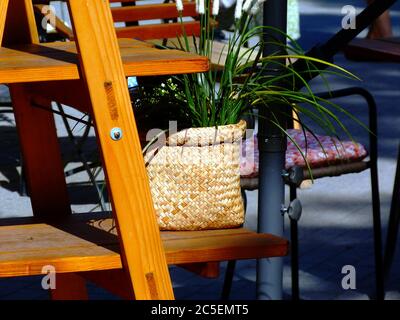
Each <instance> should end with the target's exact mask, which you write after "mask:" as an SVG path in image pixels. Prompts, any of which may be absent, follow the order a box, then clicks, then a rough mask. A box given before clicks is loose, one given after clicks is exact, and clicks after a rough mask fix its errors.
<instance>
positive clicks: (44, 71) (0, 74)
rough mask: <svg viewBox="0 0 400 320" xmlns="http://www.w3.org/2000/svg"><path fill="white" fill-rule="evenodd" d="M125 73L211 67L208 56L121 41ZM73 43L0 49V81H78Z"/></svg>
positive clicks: (195, 70)
mask: <svg viewBox="0 0 400 320" xmlns="http://www.w3.org/2000/svg"><path fill="white" fill-rule="evenodd" d="M119 43H120V48H121V54H122V60H123V64H124V72H125V76H149V75H168V74H181V73H191V72H203V71H206V70H208V68H209V63H208V59H207V58H205V57H201V56H197V55H194V54H190V53H185V52H182V51H178V50H160V49H156V48H154V47H152V46H151V44H139V43H140V42H139V41H135V40H127V39H121V40H120V41H119ZM78 64H79V62H78V57H77V54H76V46H75V43H74V42H68V43H52V44H46V45H20V46H16V47H14V48H13V49H10V48H0V83H19V82H38V81H50V80H51V81H59V80H77V79H79V78H80V74H79V68H78Z"/></svg>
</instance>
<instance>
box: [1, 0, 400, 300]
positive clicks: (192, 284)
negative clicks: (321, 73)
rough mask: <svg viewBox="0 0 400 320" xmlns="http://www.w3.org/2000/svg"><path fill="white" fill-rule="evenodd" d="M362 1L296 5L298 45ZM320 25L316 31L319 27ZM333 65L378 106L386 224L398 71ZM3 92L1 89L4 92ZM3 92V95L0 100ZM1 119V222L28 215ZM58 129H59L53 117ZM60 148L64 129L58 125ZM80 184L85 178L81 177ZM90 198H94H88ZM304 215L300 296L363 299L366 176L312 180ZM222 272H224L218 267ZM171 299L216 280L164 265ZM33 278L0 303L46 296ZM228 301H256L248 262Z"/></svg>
mask: <svg viewBox="0 0 400 320" xmlns="http://www.w3.org/2000/svg"><path fill="white" fill-rule="evenodd" d="M363 3H364V2H363V1H361V0H357V1H350V2H349V1H343V0H338V1H335V2H334V3H333V2H331V1H328V0H301V1H300V5H301V7H300V8H301V13H302V16H301V23H302V35H303V37H302V39H301V41H300V42H301V44H302V45H303V47H304V48H305V49H307V48H309V47H310V46H311V45H313V44H315V43H317V42H323V41H324V40H326V39H327V38H328V37H329V36H330V35H331V34H333V33H334V32H335V31H336V30H338V29H339V28H340V22H341V19H342V16H341V8H342V6H344V5H347V4H354V5H357V6H359V7H362V6H363ZM392 14H393V21H394V25H395V33H396V34H397V35H400V30H399V29H400V5H399V4H397V5H396V6H395V10H394V11H393V12H392ZM321 26H323V27H321ZM336 63H338V64H340V65H342V66H344V67H346V68H348V69H349V70H350V71H352V72H354V73H355V74H357V75H358V76H359V77H361V78H362V79H363V81H362V83H357V82H354V81H349V80H346V79H331V84H332V87H333V88H345V87H348V86H350V85H362V86H363V87H365V88H367V89H369V90H370V91H371V92H372V93H373V94H374V96H375V98H376V100H377V102H378V107H379V141H380V143H379V152H380V154H379V156H380V160H379V174H380V188H381V200H382V213H383V217H382V223H383V225H384V227H386V224H387V216H388V211H389V206H390V197H391V189H392V186H393V175H394V167H395V155H396V149H397V145H398V142H399V137H400V126H399V125H398V124H399V123H400V119H399V118H400V108H398V105H397V103H398V101H399V100H400V67H399V65H394V64H378V63H354V62H349V61H346V60H345V59H344V57H343V56H342V55H338V56H337V59H336ZM313 87H314V88H315V89H316V90H323V86H322V85H321V82H320V81H314V82H313ZM3 91H4V90H3ZM5 95H6V93H4V92H3V94H2V96H3V97H4V96H5ZM338 103H340V104H341V105H343V106H346V108H348V109H349V110H350V111H351V112H353V113H355V114H357V116H359V118H360V119H361V120H364V121H365V120H366V118H365V114H366V113H365V112H364V104H363V102H362V101H361V100H359V99H358V98H346V99H342V100H340V101H338ZM9 119H10V118H8V117H7V116H4V115H2V114H0V150H2V154H1V155H0V184H1V186H2V188H0V203H1V206H0V217H6V216H23V215H30V214H31V209H30V203H29V198H27V197H21V196H20V195H19V193H18V192H17V191H18V188H19V184H18V181H19V180H18V179H19V174H18V170H17V169H16V168H19V167H18V166H19V162H18V161H19V156H18V147H17V145H16V134H15V128H14V126H13V122H12V119H11V120H9ZM57 122H58V124H61V122H60V121H59V119H58V120H57ZM346 123H347V125H348V127H349V128H351V131H352V133H353V135H354V137H355V138H356V139H357V140H361V141H363V142H365V143H367V140H366V138H365V137H366V132H365V131H364V130H363V129H360V127H359V126H357V125H355V124H354V123H352V122H351V121H347V122H346ZM59 128H60V131H59V134H60V139H61V141H62V144H63V146H64V150H68V149H69V148H70V146H69V145H68V143H67V138H66V134H65V130H63V129H62V126H61V125H59ZM82 179H85V177H82ZM71 195H72V199H73V200H72V201H73V209H74V211H76V212H82V211H86V210H87V209H88V208H89V207H93V205H91V204H87V203H88V202H90V200H89V201H88V199H91V198H90V197H92V195H93V193H91V192H90V190H88V188H84V187H79V188H77V187H76V186H74V187H71ZM248 197H249V208H248V216H247V222H246V223H247V225H248V226H249V227H250V228H255V226H256V212H257V209H256V204H257V192H250V193H249V194H248ZM93 198H94V197H93ZM299 198H300V199H301V201H302V203H303V207H304V210H303V217H302V218H301V221H300V277H301V281H300V287H301V296H302V298H304V299H368V298H369V296H371V294H372V293H373V289H374V274H373V271H374V270H373V251H372V230H371V222H372V221H371V206H370V185H369V174H368V172H364V173H361V174H354V175H353V174H352V175H347V176H343V177H339V178H325V179H321V180H318V181H317V182H316V183H315V184H314V185H313V186H312V188H310V189H306V190H301V191H300V192H299ZM289 262H290V260H289V258H285V268H284V279H283V282H284V294H285V298H290V270H289ZM344 265H353V266H354V267H355V268H356V272H357V273H356V274H357V278H356V280H357V281H356V285H357V288H356V289H355V290H350V291H345V290H343V289H342V288H341V279H342V276H343V275H342V274H341V269H342V267H343V266H344ZM399 267H400V254H398V255H397V257H396V261H395V264H394V267H393V272H392V278H391V281H390V283H389V284H388V287H387V292H388V293H387V298H389V299H399V298H400V272H399V271H398V270H400V269H399ZM222 271H223V270H222ZM171 275H172V279H173V282H174V288H175V294H176V297H177V298H178V299H217V298H218V297H219V293H220V290H221V288H222V281H223V279H222V276H221V277H220V278H219V279H217V280H207V279H202V278H199V277H196V276H193V275H192V274H190V273H188V272H185V271H182V270H179V269H177V268H171ZM40 280H41V279H40V278H38V277H33V278H32V277H31V278H23V279H3V280H0V299H46V298H47V293H46V292H45V291H44V290H42V289H41V287H40ZM89 289H90V290H89V291H90V296H91V298H94V299H105V298H106V299H108V298H115V297H113V296H111V295H109V294H108V293H106V292H104V291H103V290H101V289H99V288H96V287H94V286H93V285H90V286H89ZM232 298H234V299H253V298H255V261H245V262H241V263H239V266H238V268H237V272H236V276H235V282H234V285H233V290H232Z"/></svg>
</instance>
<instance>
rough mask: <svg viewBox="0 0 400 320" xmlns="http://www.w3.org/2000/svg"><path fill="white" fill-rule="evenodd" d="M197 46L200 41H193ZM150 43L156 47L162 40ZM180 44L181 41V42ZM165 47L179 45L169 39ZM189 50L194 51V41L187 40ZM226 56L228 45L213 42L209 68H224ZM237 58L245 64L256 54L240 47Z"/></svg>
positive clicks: (254, 57)
mask: <svg viewBox="0 0 400 320" xmlns="http://www.w3.org/2000/svg"><path fill="white" fill-rule="evenodd" d="M195 41H196V44H197V46H198V45H199V43H200V39H199V38H196V39H195ZM149 42H150V43H154V44H156V45H161V44H162V42H163V39H156V40H150V41H149ZM181 43H183V42H182V40H181ZM166 46H167V47H170V48H176V49H180V44H179V41H178V40H177V39H169V40H168V41H167V43H166ZM189 49H190V51H191V52H193V53H194V52H195V51H196V46H195V43H194V40H193V39H192V38H191V39H189ZM227 56H228V44H227V43H224V42H218V41H213V46H212V53H211V68H212V69H214V70H222V69H223V68H224V67H225V61H226V58H227ZM239 56H240V57H241V59H240V61H239V62H241V63H247V62H249V61H254V60H255V59H256V58H257V52H256V51H255V50H254V51H249V48H245V47H242V48H240V50H239Z"/></svg>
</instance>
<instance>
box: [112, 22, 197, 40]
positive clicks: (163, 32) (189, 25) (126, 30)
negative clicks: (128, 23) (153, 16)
mask: <svg viewBox="0 0 400 320" xmlns="http://www.w3.org/2000/svg"><path fill="white" fill-rule="evenodd" d="M184 28H185V32H186V34H187V35H188V36H192V35H193V36H198V35H199V34H200V22H198V21H188V22H185V23H184ZM116 32H117V36H118V38H135V39H140V40H151V39H160V38H163V39H167V38H176V37H179V36H182V35H183V31H182V24H181V23H179V22H177V23H164V24H147V25H142V26H133V27H121V28H116Z"/></svg>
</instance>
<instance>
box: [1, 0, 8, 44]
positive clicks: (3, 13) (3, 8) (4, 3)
mask: <svg viewBox="0 0 400 320" xmlns="http://www.w3.org/2000/svg"><path fill="white" fill-rule="evenodd" d="M7 8H8V0H0V45H1V43H2V41H3V33H4V28H5V26H6V15H7Z"/></svg>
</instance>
